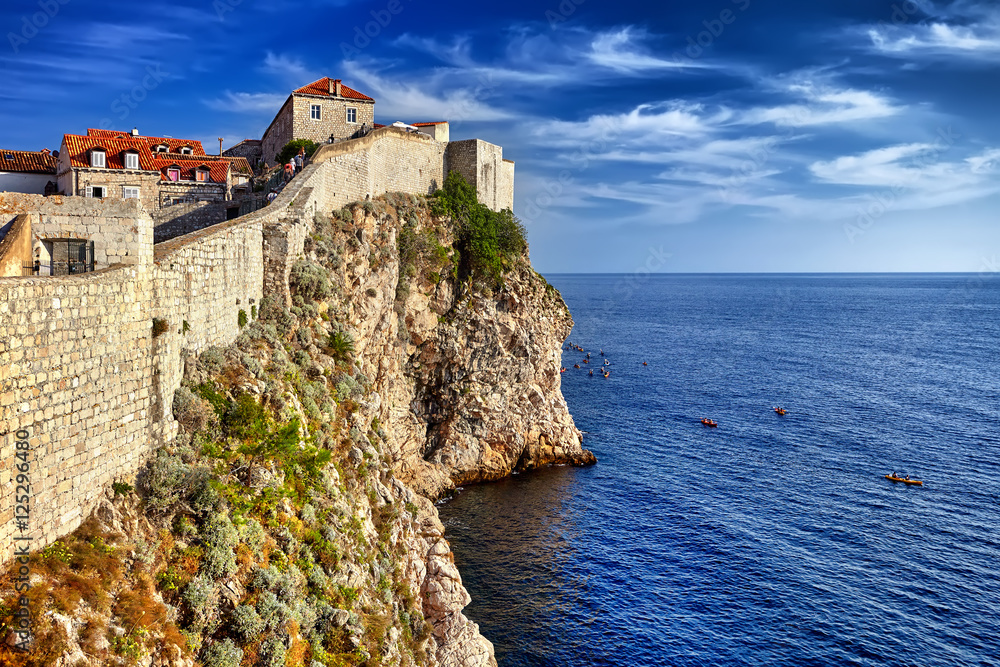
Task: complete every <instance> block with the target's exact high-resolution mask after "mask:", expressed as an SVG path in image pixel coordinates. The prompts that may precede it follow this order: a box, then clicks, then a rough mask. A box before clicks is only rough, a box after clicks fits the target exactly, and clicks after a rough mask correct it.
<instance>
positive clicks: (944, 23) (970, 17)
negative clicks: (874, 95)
mask: <svg viewBox="0 0 1000 667" xmlns="http://www.w3.org/2000/svg"><path fill="white" fill-rule="evenodd" d="M900 4H901V5H902V6H903V7H905V8H906V9H910V7H912V6H913V5H909V4H906V3H900ZM894 7H895V9H894V13H893V14H892V16H891V17H890V20H891V22H892V25H889V24H888V23H885V22H883V23H881V24H879V25H877V26H868V27H865V28H862V30H863V34H864V35H865V37H866V38H867V40H868V41H869V42H870V49H871V50H873V51H875V52H876V53H880V54H882V55H887V56H892V57H899V58H911V57H912V58H917V57H934V56H952V57H962V58H972V59H993V58H995V57H996V56H997V54H1000V8H997V7H996V6H995V5H994V4H992V3H991V4H985V3H983V4H979V3H974V2H954V3H951V4H949V5H946V6H942V7H938V6H937V5H934V4H932V3H930V2H922V3H921V6H920V10H921V11H920V12H917V11H912V10H910V11H909V12H907V11H904V9H903V8H902V7H899V6H896V5H894ZM921 14H923V15H926V16H929V17H930V20H929V21H923V20H921V19H922V18H923V16H921Z"/></svg>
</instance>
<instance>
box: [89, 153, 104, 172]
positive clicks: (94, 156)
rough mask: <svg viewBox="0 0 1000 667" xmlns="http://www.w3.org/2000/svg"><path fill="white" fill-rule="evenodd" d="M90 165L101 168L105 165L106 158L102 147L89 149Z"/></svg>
mask: <svg viewBox="0 0 1000 667" xmlns="http://www.w3.org/2000/svg"><path fill="white" fill-rule="evenodd" d="M90 166H91V167H100V168H101V169H103V168H104V167H106V166H107V158H106V155H105V153H104V149H103V148H95V149H93V150H92V151H90Z"/></svg>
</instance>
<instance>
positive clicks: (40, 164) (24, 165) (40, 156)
mask: <svg viewBox="0 0 1000 667" xmlns="http://www.w3.org/2000/svg"><path fill="white" fill-rule="evenodd" d="M56 161H57V159H56V158H55V157H53V156H52V155H51V154H49V153H41V152H37V151H3V150H0V171H19V172H22V173H25V174H54V173H56Z"/></svg>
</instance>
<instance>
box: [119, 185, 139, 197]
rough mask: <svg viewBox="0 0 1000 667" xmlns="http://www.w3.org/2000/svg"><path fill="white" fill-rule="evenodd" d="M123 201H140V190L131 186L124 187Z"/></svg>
mask: <svg viewBox="0 0 1000 667" xmlns="http://www.w3.org/2000/svg"><path fill="white" fill-rule="evenodd" d="M122 199H139V188H137V187H134V186H131V185H124V186H122Z"/></svg>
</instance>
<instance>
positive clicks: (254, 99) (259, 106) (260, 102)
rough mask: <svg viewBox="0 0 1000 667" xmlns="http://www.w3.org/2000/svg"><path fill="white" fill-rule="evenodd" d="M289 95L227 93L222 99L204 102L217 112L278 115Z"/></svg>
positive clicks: (217, 98) (216, 98)
mask: <svg viewBox="0 0 1000 667" xmlns="http://www.w3.org/2000/svg"><path fill="white" fill-rule="evenodd" d="M287 97H288V95H283V94H279V93H234V92H232V91H228V90H227V91H226V92H225V93H223V94H222V96H221V97H215V98H211V99H206V100H203V102H204V103H205V105H206V106H208V108H210V109H214V110H215V111H226V112H232V113H261V112H265V111H267V112H271V113H277V112H278V109H280V108H281V105H282V103H283V102H284V101H285V99H286V98H287Z"/></svg>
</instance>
